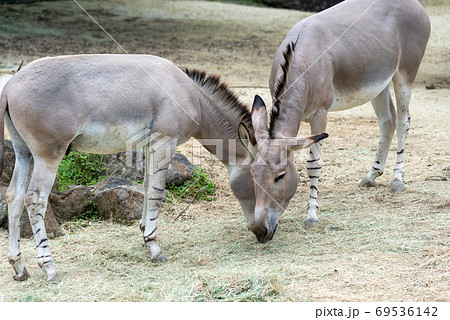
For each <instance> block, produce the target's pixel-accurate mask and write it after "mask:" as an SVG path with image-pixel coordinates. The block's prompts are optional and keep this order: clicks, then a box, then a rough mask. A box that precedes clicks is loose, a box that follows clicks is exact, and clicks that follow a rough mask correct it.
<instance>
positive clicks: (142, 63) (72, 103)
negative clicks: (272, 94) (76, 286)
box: [0, 55, 314, 282]
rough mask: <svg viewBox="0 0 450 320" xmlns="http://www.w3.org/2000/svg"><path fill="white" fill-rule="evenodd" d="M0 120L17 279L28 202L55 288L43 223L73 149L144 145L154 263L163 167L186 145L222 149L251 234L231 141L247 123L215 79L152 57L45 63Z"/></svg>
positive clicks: (15, 81) (247, 197)
mask: <svg viewBox="0 0 450 320" xmlns="http://www.w3.org/2000/svg"><path fill="white" fill-rule="evenodd" d="M155 79H157V81H156V80H155ZM0 119H1V123H0V128H1V132H0V144H1V145H0V168H1V167H2V162H3V143H4V141H3V138H4V132H3V127H4V123H3V121H5V122H6V126H7V129H8V132H9V134H10V136H11V139H12V142H13V146H14V151H15V155H16V162H15V167H14V173H13V177H12V179H11V182H10V185H9V187H8V190H7V194H6V197H7V202H8V219H9V241H10V247H9V256H8V258H9V262H10V264H11V265H12V267H13V269H14V279H15V280H25V279H26V278H28V276H29V275H28V272H27V270H26V268H25V267H24V265H23V263H22V258H21V254H20V216H21V214H22V210H23V205H24V203H25V206H26V208H27V211H28V214H29V218H30V222H31V225H32V230H33V234H34V239H35V242H36V250H37V256H38V264H39V266H40V267H41V268H42V269H43V271H44V272H45V274H46V276H47V279H48V280H49V281H51V282H59V281H60V278H59V276H58V274H57V272H56V270H55V268H54V266H53V259H52V255H51V253H50V249H49V243H48V240H47V236H46V231H45V224H44V217H45V212H46V208H47V203H48V195H49V193H50V191H51V188H52V186H53V182H54V181H55V176H56V171H57V169H58V166H59V164H60V162H61V160H62V157H63V156H64V154H65V153H66V151H67V150H68V149H69V148H70V149H73V150H78V151H81V152H90V153H102V154H106V153H115V152H121V151H125V150H127V149H130V145H132V143H131V144H130V142H133V143H136V144H140V145H142V144H143V142H142V140H145V141H146V143H144V145H145V147H144V148H145V153H146V163H145V179H144V185H145V198H144V199H145V200H144V208H143V216H142V220H141V229H142V231H143V236H144V244H145V246H146V247H148V248H149V249H150V252H151V260H152V261H154V262H156V261H164V260H166V258H165V256H164V254H163V253H162V251H161V249H160V247H159V246H158V244H157V242H156V226H157V218H158V213H159V208H160V205H161V201H162V199H163V193H164V186H165V181H166V175H167V168H168V165H169V160H170V158H171V157H172V155H173V153H174V151H175V147H176V146H177V145H179V144H181V143H183V142H185V141H187V140H188V139H189V138H190V137H195V138H197V139H198V140H199V141H200V143H202V142H205V143H210V141H211V139H216V140H215V141H216V142H217V143H216V144H215V145H208V144H205V145H204V146H205V148H206V149H208V150H209V151H211V152H216V153H219V152H218V151H217V150H215V149H216V146H217V145H222V146H223V150H222V151H223V156H221V158H220V159H219V160H221V161H222V162H223V163H224V164H225V166H226V167H227V168H228V171H229V173H230V178H229V182H230V186H231V189H232V190H233V193H234V194H235V196H236V197H237V198H238V200H239V202H240V205H241V207H242V210H243V212H244V214H245V215H246V217H247V220H248V226H249V228H250V229H251V226H252V225H253V220H254V219H253V214H254V208H255V195H254V190H253V183H252V180H251V174H250V171H249V165H248V164H247V165H246V164H245V163H248V162H249V161H247V157H248V156H247V152H246V151H245V149H244V148H243V147H242V145H241V144H239V143H236V141H237V138H238V125H239V123H240V122H243V123H245V124H246V127H248V128H249V130H250V132H252V129H251V127H252V124H251V115H250V112H249V111H248V109H247V108H246V106H245V105H243V104H241V103H240V102H239V101H238V99H237V98H236V96H235V95H234V94H233V92H231V91H230V90H229V89H228V87H227V86H226V85H225V84H224V83H223V82H221V81H220V79H219V77H217V76H208V75H206V74H205V73H204V72H200V71H197V70H186V71H185V72H183V71H182V70H180V69H179V68H178V67H176V66H175V65H174V64H173V63H172V62H170V61H168V60H166V59H163V58H159V57H155V56H150V55H76V56H61V57H54V58H43V59H39V60H36V61H34V62H32V63H30V64H29V65H27V66H26V67H25V68H24V69H22V70H21V71H20V72H18V73H17V74H16V75H14V76H13V77H12V78H11V79H10V80H9V81H8V82H7V84H6V85H5V87H4V90H3V93H2V95H1V97H0ZM203 139H205V140H203ZM307 140H308V141H313V140H314V139H313V138H312V137H307ZM311 143H312V142H311ZM305 146H306V145H305ZM251 230H252V229H251Z"/></svg>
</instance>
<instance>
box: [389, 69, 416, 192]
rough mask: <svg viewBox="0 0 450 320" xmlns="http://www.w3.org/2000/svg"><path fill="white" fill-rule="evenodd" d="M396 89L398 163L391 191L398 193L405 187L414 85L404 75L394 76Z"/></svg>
mask: <svg viewBox="0 0 450 320" xmlns="http://www.w3.org/2000/svg"><path fill="white" fill-rule="evenodd" d="M393 80H394V91H395V98H396V100H397V121H396V127H397V163H396V165H395V169H394V179H393V180H392V183H391V192H392V193H397V192H400V191H402V190H403V189H405V185H404V183H403V176H404V175H405V171H406V170H405V162H404V161H405V143H406V137H407V135H408V131H409V124H410V119H411V118H410V117H409V102H410V100H411V90H412V85H411V84H408V83H407V82H406V81H402V76H401V75H400V74H398V73H397V74H396V75H395V76H394V79H393Z"/></svg>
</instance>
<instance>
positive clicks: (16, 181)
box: [6, 139, 33, 281]
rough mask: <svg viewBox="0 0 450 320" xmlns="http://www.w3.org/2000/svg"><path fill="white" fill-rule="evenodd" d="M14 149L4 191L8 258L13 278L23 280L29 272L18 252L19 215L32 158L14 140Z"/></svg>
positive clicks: (27, 151) (29, 174)
mask: <svg viewBox="0 0 450 320" xmlns="http://www.w3.org/2000/svg"><path fill="white" fill-rule="evenodd" d="M20 140H21V139H20ZM14 150H15V155H16V161H15V165H14V174H13V177H12V179H11V182H10V184H9V187H8V190H7V192H6V200H7V202H8V220H9V254H8V259H9V263H10V264H11V266H12V267H13V269H14V275H13V278H14V280H18V281H23V280H26V279H27V278H28V277H29V274H28V272H27V269H26V268H25V266H24V265H23V263H22V257H21V253H20V217H21V216H22V212H23V200H24V198H25V191H26V189H27V186H28V183H29V181H30V176H31V169H32V162H33V159H32V156H31V153H30V151H29V150H28V148H27V147H26V146H25V145H24V144H23V145H22V144H20V143H17V142H16V141H15V143H14Z"/></svg>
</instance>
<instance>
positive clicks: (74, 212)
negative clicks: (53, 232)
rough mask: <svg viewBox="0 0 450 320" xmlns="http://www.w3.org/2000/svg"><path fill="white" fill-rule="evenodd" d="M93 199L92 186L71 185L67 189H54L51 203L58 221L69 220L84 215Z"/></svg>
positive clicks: (50, 199)
mask: <svg viewBox="0 0 450 320" xmlns="http://www.w3.org/2000/svg"><path fill="white" fill-rule="evenodd" d="M91 200H92V193H91V187H88V186H71V187H70V188H69V189H68V190H65V191H56V190H54V191H53V192H52V193H51V194H50V197H49V203H50V206H51V207H52V210H53V213H54V215H55V217H56V218H57V219H58V221H60V222H63V221H69V220H72V219H73V218H76V217H79V216H81V215H83V214H84V213H85V212H86V211H87V210H88V209H89V203H90V201H91Z"/></svg>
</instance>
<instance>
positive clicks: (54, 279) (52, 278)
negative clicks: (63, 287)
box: [47, 273, 61, 283]
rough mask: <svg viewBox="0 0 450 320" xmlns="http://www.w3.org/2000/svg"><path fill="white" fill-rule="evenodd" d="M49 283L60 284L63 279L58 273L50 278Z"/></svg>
mask: <svg viewBox="0 0 450 320" xmlns="http://www.w3.org/2000/svg"><path fill="white" fill-rule="evenodd" d="M47 281H48V282H50V283H60V282H61V278H60V277H59V275H58V274H57V273H55V274H54V275H53V276H51V277H48V278H47Z"/></svg>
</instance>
